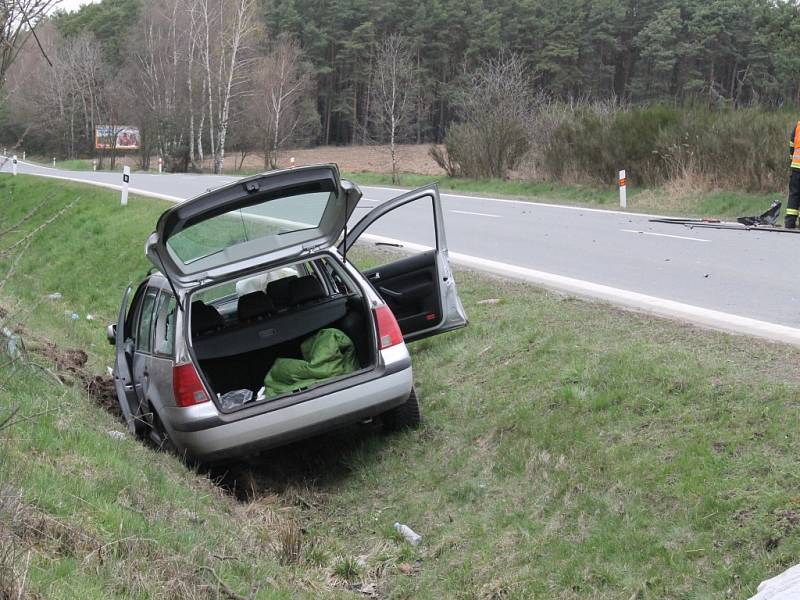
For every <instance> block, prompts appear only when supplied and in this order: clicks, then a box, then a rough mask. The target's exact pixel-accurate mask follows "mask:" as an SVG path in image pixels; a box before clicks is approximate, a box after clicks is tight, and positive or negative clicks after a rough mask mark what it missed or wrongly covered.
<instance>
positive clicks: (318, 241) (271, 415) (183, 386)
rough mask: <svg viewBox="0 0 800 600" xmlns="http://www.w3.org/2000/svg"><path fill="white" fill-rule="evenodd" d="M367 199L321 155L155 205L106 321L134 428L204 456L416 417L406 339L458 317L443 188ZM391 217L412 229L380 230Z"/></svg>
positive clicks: (460, 321)
mask: <svg viewBox="0 0 800 600" xmlns="http://www.w3.org/2000/svg"><path fill="white" fill-rule="evenodd" d="M361 196H362V194H361V190H359V188H358V187H357V186H356V185H354V184H353V183H351V182H349V181H345V180H342V179H340V177H339V171H338V168H337V167H336V166H335V165H319V166H310V167H303V168H296V169H288V170H281V171H273V172H269V173H264V174H261V175H257V176H255V177H250V178H247V179H242V180H238V181H236V182H235V183H233V184H230V185H227V186H225V187H221V188H218V189H214V190H212V191H209V192H207V193H205V194H203V195H201V196H198V197H196V198H193V199H191V200H188V201H186V202H183V203H180V204H176V205H175V206H174V207H172V208H170V209H169V210H167V211H165V212H164V213H163V214H162V215H161V217H160V218H159V220H158V223H157V225H156V230H155V232H154V233H153V234H151V235H150V237H149V239H148V240H147V244H146V253H147V256H148V257H149V259H150V260H151V262H152V263H153V265H154V269H152V270H151V274H150V275H149V276H148V277H147V278H146V279H145V280H144V281H143V282H142V283H141V284H140V285H139V286H138V288H137V289H136V291H135V293H134V294H133V299H132V301H130V307H128V305H129V295H130V293H131V291H132V288H131V287H129V288H128V290H127V291H126V292H125V296H124V298H123V301H122V306H121V307H120V312H119V319H118V322H117V323H116V324H112V325H110V326H109V328H108V338H109V342H110V343H112V344H114V345H115V348H116V360H115V364H114V379H115V384H116V389H117V396H118V400H119V405H120V407H121V409H122V413H123V414H124V416H125V420H126V422H127V425H128V429H129V430H130V432H131V433H133V434H136V435H138V436H141V437H148V436H149V437H150V438H152V439H153V440H154V441H155V442H156V443H157V444H159V445H161V446H166V447H170V448H174V449H175V450H176V451H178V452H179V453H181V454H185V455H187V456H189V457H191V458H193V459H195V460H199V461H202V462H207V463H213V462H219V461H222V460H226V459H231V458H237V457H241V456H244V455H247V454H251V453H255V452H258V451H260V450H264V449H267V448H269V447H273V446H277V445H281V444H285V443H288V442H290V441H294V440H298V439H302V438H307V437H309V436H312V435H315V434H317V433H320V432H323V431H325V430H329V429H333V428H336V427H340V426H343V425H348V424H353V423H357V422H362V421H368V420H370V419H373V418H376V419H377V418H379V419H380V420H381V421H382V423H383V426H384V427H385V428H386V429H389V430H395V429H400V428H403V427H409V426H414V425H416V424H418V423H419V422H420V418H421V417H420V408H419V401H418V399H417V396H416V393H415V391H414V387H413V378H412V372H411V360H410V357H409V353H408V349H407V348H406V344H405V343H406V342H410V341H413V340H418V339H421V338H425V337H428V336H432V335H436V334H439V333H443V332H446V331H451V330H453V329H457V328H459V327H463V326H465V325H466V324H467V317H466V315H465V313H464V309H463V307H462V305H461V301H460V300H459V298H458V294H457V291H456V284H455V281H454V280H453V275H452V273H451V270H450V266H449V264H448V259H447V243H446V241H445V232H444V222H443V218H442V207H441V203H440V199H439V193H438V190H437V187H436V186H435V185H431V186H428V187H424V188H420V189H418V190H415V191H412V192H408V193H405V194H403V195H401V196H399V197H396V198H393V199H391V200H388V201H385V202H378V203H376V201H372V200H370V201H365V202H362V205H361V206H359V201H360V200H361ZM367 203H369V204H375V206H374V207H371V208H370V210H369V211H368V212H366V214H365V215H364V216H363V217H362V218H361V219H358V220H357V219H355V218H354V217H353V213H354V212H355V210H356V208H359V209H361V210H364V209H365V207H364V206H363V204H367ZM392 219H394V220H395V221H396V222H397V225H398V226H400V230H403V231H411V232H413V236H411V237H415V238H416V239H415V240H412V241H411V243H406V242H399V241H397V240H394V239H391V238H389V237H387V236H386V235H385V234H386V232H389V233H391V232H393V231H397V228H396V227H394V226H393V225H392V224H391V223H387V221H391V220H392ZM351 220H352V221H353V222H354V223H355V225H352V226H350V227H349V228H348V222H350V221H351ZM348 229H349V230H348ZM381 232H383V235H382V234H381ZM423 233H425V234H427V235H428V236H429V237H428V238H426V239H424V240H423V239H421V238H420V236H421V235H423ZM404 237H406V236H404ZM420 241H423V242H425V243H420ZM376 246H383V247H384V248H376ZM398 247H399V248H398ZM411 250H413V252H411ZM353 261H355V262H356V263H357V264H359V266H361V267H362V268H358V267H356V265H355V264H354V262H353ZM362 265H363V266H362Z"/></svg>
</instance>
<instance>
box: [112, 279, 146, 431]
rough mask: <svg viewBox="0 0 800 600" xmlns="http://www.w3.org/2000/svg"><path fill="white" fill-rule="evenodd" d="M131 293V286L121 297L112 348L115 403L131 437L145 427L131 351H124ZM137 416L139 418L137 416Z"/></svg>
mask: <svg viewBox="0 0 800 600" xmlns="http://www.w3.org/2000/svg"><path fill="white" fill-rule="evenodd" d="M130 293H131V286H128V289H126V290H125V295H124V296H123V297H122V305H121V306H120V307H119V317H118V318H117V329H116V332H115V333H116V337H115V342H114V348H115V349H116V360H115V362H114V387H115V388H116V390H117V402H118V403H119V407H120V410H121V411H122V416H123V417H124V418H125V424H126V425H127V426H128V431H129V432H130V434H131V435H136V434H137V433H140V432H141V431H142V430H143V429H144V426H145V422H144V421H143V420H142V419H141V416H140V415H139V413H140V412H141V411H140V410H139V397H138V394H137V393H136V388H135V386H134V381H133V377H132V375H131V363H130V359H129V356H132V353H133V350H132V348H131V349H126V347H125V344H126V343H127V342H126V335H125V309H126V308H127V307H128V296H130ZM137 415H139V416H137Z"/></svg>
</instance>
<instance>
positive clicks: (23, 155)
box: [22, 150, 25, 160]
mask: <svg viewBox="0 0 800 600" xmlns="http://www.w3.org/2000/svg"><path fill="white" fill-rule="evenodd" d="M22 160H25V150H23V151H22Z"/></svg>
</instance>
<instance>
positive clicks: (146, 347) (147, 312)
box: [136, 288, 158, 352]
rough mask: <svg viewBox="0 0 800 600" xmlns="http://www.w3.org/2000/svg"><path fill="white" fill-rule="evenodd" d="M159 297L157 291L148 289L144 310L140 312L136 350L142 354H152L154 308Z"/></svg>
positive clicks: (143, 301) (143, 303)
mask: <svg viewBox="0 0 800 600" xmlns="http://www.w3.org/2000/svg"><path fill="white" fill-rule="evenodd" d="M157 295H158V290H157V289H155V288H148V289H147V291H146V292H145V294H144V299H143V300H142V310H141V311H140V312H139V326H138V327H137V328H136V349H137V350H139V351H140V352H150V340H151V337H152V336H151V335H150V332H151V330H152V325H153V307H154V306H155V303H156V296H157Z"/></svg>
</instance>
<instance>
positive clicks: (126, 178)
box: [120, 165, 131, 206]
mask: <svg viewBox="0 0 800 600" xmlns="http://www.w3.org/2000/svg"><path fill="white" fill-rule="evenodd" d="M130 181H131V168H130V167H129V166H128V165H125V166H124V167H122V197H121V198H120V203H121V204H122V206H125V205H126V204H128V183H130Z"/></svg>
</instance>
